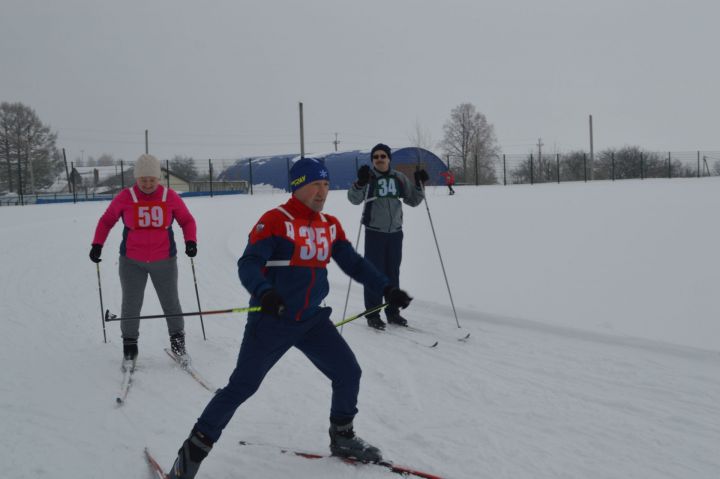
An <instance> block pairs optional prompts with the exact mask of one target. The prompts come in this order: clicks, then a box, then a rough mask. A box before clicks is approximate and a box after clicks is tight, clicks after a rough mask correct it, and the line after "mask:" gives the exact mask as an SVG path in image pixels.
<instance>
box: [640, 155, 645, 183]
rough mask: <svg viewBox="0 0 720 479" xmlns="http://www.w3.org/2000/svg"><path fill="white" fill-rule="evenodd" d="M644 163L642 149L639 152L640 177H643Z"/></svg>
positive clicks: (642, 178)
mask: <svg viewBox="0 0 720 479" xmlns="http://www.w3.org/2000/svg"><path fill="white" fill-rule="evenodd" d="M644 170H645V165H643V154H642V151H641V152H640V179H641V180H644V179H645V171H644Z"/></svg>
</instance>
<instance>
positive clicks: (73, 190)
mask: <svg viewBox="0 0 720 479" xmlns="http://www.w3.org/2000/svg"><path fill="white" fill-rule="evenodd" d="M70 171H71V172H72V173H71V175H70V179H71V180H72V195H73V204H75V203H77V193H76V190H77V188H75V163H74V162H72V161H71V162H70Z"/></svg>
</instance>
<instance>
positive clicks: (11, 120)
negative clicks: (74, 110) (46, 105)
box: [0, 103, 62, 193]
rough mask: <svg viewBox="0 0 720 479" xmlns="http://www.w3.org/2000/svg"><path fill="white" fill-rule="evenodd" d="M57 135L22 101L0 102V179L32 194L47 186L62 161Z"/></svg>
mask: <svg viewBox="0 0 720 479" xmlns="http://www.w3.org/2000/svg"><path fill="white" fill-rule="evenodd" d="M56 140H57V134H56V133H53V132H51V131H50V127H49V126H46V125H43V124H42V122H41V121H40V118H39V117H38V116H37V114H36V113H35V111H34V110H33V109H31V108H29V107H27V106H25V105H23V104H22V103H2V104H0V145H1V147H0V159H2V163H3V166H4V167H3V168H0V182H2V183H4V184H5V185H7V188H8V190H10V191H13V190H14V189H15V185H17V186H18V191H22V192H27V193H35V192H36V190H37V189H41V188H45V187H47V186H50V185H51V184H52V182H53V181H54V180H55V177H56V176H57V174H58V173H59V171H60V169H61V167H62V164H61V162H60V155H59V154H58V151H57V148H56V147H55V141H56Z"/></svg>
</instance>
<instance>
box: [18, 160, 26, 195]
mask: <svg viewBox="0 0 720 479" xmlns="http://www.w3.org/2000/svg"><path fill="white" fill-rule="evenodd" d="M18 155H19V153H18ZM17 163H18V165H17V167H18V195H20V206H24V205H25V198H23V184H22V161H20V158H19V157H18V162H17Z"/></svg>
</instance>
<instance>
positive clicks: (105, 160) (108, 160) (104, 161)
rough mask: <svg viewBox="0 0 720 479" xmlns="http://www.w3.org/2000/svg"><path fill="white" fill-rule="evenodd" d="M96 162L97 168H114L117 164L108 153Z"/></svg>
mask: <svg viewBox="0 0 720 479" xmlns="http://www.w3.org/2000/svg"><path fill="white" fill-rule="evenodd" d="M95 162H96V164H97V166H113V165H115V163H116V161H115V158H114V157H113V156H112V155H110V154H108V153H103V154H102V155H100V156H99V157H98V159H97V160H95Z"/></svg>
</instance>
